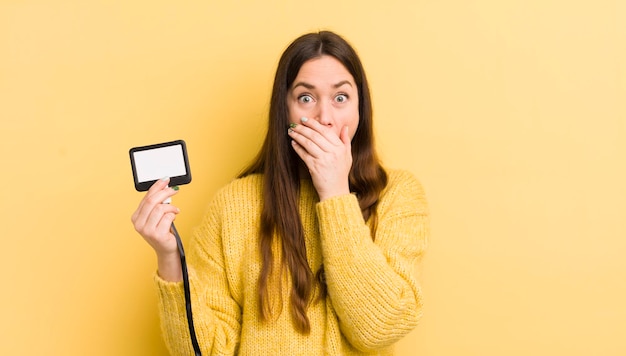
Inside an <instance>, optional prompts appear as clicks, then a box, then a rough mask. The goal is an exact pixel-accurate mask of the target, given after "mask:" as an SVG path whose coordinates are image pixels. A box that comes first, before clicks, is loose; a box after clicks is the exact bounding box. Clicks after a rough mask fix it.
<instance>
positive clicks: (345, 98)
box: [335, 94, 348, 103]
mask: <svg viewBox="0 0 626 356" xmlns="http://www.w3.org/2000/svg"><path fill="white" fill-rule="evenodd" d="M335 101H336V102H338V103H343V102H346V101H348V96H347V95H346V94H339V95H337V96H336V97H335Z"/></svg>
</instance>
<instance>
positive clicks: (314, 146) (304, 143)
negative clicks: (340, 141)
mask: <svg viewBox="0 0 626 356" xmlns="http://www.w3.org/2000/svg"><path fill="white" fill-rule="evenodd" d="M289 137H291V139H292V143H296V144H297V145H298V147H300V148H301V149H303V150H305V151H306V152H307V153H308V154H309V155H311V156H313V157H320V156H321V155H322V154H323V153H324V152H325V151H324V149H323V148H322V147H320V146H319V145H318V143H316V142H315V141H313V140H311V139H309V138H308V137H306V136H305V135H303V134H301V133H299V132H296V131H295V130H294V129H290V130H289ZM296 152H297V151H296ZM301 158H303V157H301ZM303 159H304V158H303Z"/></svg>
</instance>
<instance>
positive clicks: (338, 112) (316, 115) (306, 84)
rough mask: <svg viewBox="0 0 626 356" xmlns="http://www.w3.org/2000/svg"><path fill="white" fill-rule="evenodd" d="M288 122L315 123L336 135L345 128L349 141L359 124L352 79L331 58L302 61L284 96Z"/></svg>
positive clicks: (339, 63)
mask: <svg viewBox="0 0 626 356" xmlns="http://www.w3.org/2000/svg"><path fill="white" fill-rule="evenodd" d="M287 107H288V109H289V122H290V123H300V122H301V121H300V119H301V118H302V117H306V118H308V119H313V120H317V121H318V122H319V123H321V124H322V125H325V126H327V127H330V128H332V130H333V131H334V132H335V133H336V134H337V136H339V133H340V132H341V129H342V128H343V127H344V126H348V130H349V133H350V138H352V137H354V133H355V132H356V129H357V126H358V125H359V93H358V89H357V87H356V83H355V82H354V78H353V77H352V75H351V74H350V72H348V70H347V69H346V67H344V66H343V64H341V62H339V61H338V60H337V59H336V58H335V57H332V56H328V55H323V56H321V57H318V58H314V59H311V60H308V61H306V62H304V64H303V65H302V67H300V71H299V72H298V75H297V76H296V79H295V80H294V81H293V84H292V86H291V88H289V93H288V95H287Z"/></svg>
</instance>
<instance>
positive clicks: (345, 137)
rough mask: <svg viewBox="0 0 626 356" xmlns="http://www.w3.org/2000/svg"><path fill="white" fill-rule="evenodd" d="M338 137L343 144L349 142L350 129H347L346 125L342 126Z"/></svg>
mask: <svg viewBox="0 0 626 356" xmlns="http://www.w3.org/2000/svg"><path fill="white" fill-rule="evenodd" d="M339 139H340V140H341V142H343V144H344V145H348V144H350V141H352V139H351V138H350V130H348V126H344V127H343V128H342V129H341V132H340V133H339Z"/></svg>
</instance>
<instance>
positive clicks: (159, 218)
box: [136, 204, 179, 240]
mask: <svg viewBox="0 0 626 356" xmlns="http://www.w3.org/2000/svg"><path fill="white" fill-rule="evenodd" d="M178 212H179V209H178V208H176V207H175V206H171V205H168V204H159V205H158V206H156V207H155V208H154V209H153V210H152V212H151V213H150V215H149V216H148V218H147V219H146V221H145V223H144V224H143V225H141V226H138V227H136V229H137V231H138V232H139V233H140V234H141V235H142V236H143V237H144V238H146V239H147V240H155V239H156V240H161V239H163V237H165V236H167V233H168V230H169V225H167V226H165V227H164V225H163V224H164V222H163V221H169V222H170V224H171V222H172V221H173V218H172V216H171V215H174V216H175V215H176V214H178Z"/></svg>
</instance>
